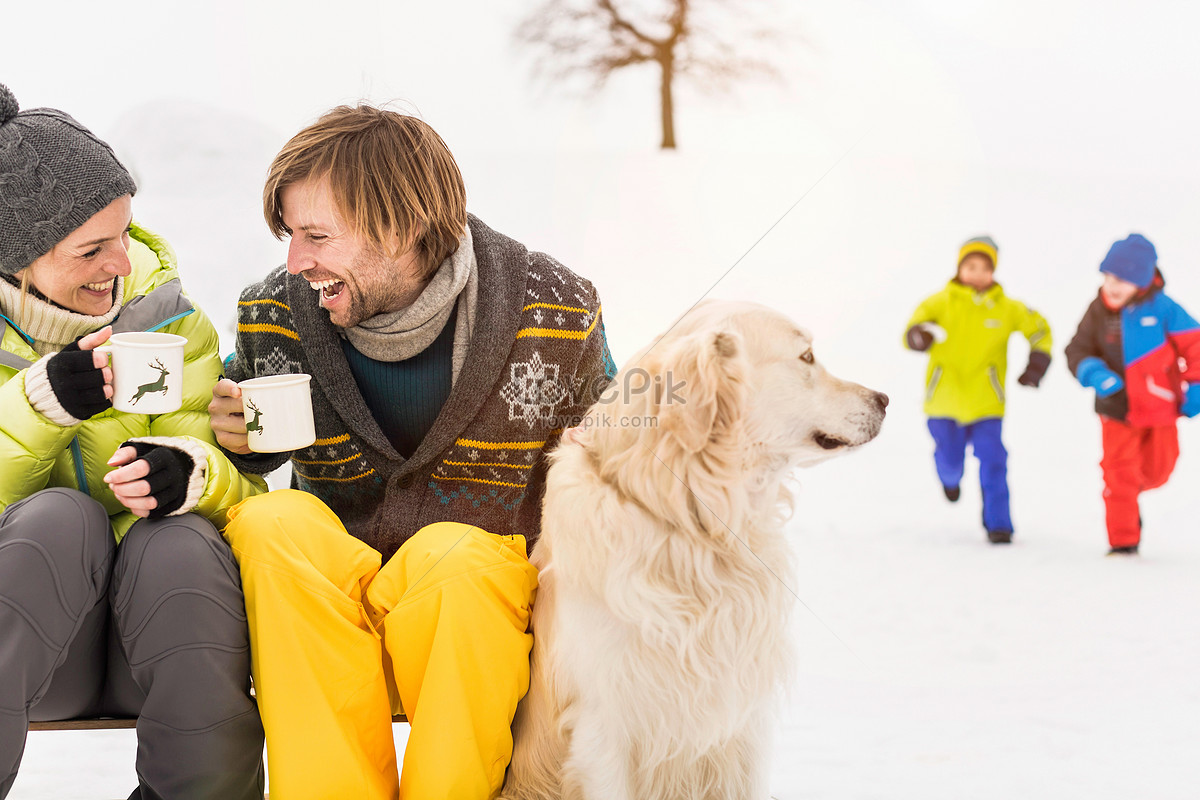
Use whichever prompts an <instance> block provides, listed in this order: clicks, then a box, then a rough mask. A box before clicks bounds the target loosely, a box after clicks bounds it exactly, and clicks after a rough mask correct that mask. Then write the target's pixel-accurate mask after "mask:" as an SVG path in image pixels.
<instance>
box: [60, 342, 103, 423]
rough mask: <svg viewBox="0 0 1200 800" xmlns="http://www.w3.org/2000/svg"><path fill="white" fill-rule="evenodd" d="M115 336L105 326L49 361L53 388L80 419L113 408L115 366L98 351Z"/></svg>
mask: <svg viewBox="0 0 1200 800" xmlns="http://www.w3.org/2000/svg"><path fill="white" fill-rule="evenodd" d="M111 335H112V327H111V326H108V325H105V326H104V327H103V328H101V329H100V330H98V331H96V332H95V333H89V334H88V335H87V336H84V337H83V338H82V339H80V340H79V341H77V342H75V343H74V344H69V345H67V346H66V347H65V348H63V349H62V350H61V351H59V352H58V353H56V354H55V355H53V356H52V357H51V358H50V360H49V361H48V362H46V377H47V379H48V380H49V381H50V389H51V390H52V391H53V392H54V396H55V398H57V400H58V403H59V405H61V406H62V407H63V410H64V411H66V412H67V413H68V414H70V415H71V416H73V417H75V418H76V419H81V420H83V419H90V418H91V417H94V416H95V415H96V414H99V413H100V412H101V411H104V410H105V409H108V408H112V396H113V385H112V382H113V373H112V367H110V366H109V365H108V354H107V353H97V352H96V351H95V348H97V347H99V346H100V345H102V344H104V343H105V342H107V341H108V337H109V336H111Z"/></svg>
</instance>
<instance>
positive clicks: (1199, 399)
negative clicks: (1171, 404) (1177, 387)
mask: <svg viewBox="0 0 1200 800" xmlns="http://www.w3.org/2000/svg"><path fill="white" fill-rule="evenodd" d="M1179 413H1180V414H1183V415H1184V416H1185V417H1194V416H1196V415H1197V414H1200V383H1193V384H1189V385H1188V388H1187V391H1186V392H1184V393H1183V404H1182V405H1181V406H1180V407H1179Z"/></svg>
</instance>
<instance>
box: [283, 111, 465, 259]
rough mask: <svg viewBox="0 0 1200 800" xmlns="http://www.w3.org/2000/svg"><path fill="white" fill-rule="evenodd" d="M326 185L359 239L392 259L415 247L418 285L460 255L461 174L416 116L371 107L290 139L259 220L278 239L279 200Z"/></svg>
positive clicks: (328, 118)
mask: <svg viewBox="0 0 1200 800" xmlns="http://www.w3.org/2000/svg"><path fill="white" fill-rule="evenodd" d="M313 179H315V180H322V179H324V180H328V181H329V189H330V192H331V193H332V194H333V201H334V203H335V204H336V205H337V206H338V209H337V210H338V212H339V213H340V214H341V216H342V218H343V219H345V220H346V221H347V222H348V223H349V224H350V225H351V226H353V228H354V230H355V232H356V233H358V234H359V235H360V236H363V237H364V238H366V239H367V240H368V241H370V242H372V243H374V244H375V245H377V246H378V247H379V248H380V249H381V250H382V251H383V252H385V253H388V254H389V255H390V256H391V257H392V258H396V257H398V256H399V255H400V254H401V253H400V252H391V250H390V248H389V247H388V244H387V243H388V241H389V239H390V237H391V235H392V234H394V235H395V236H397V237H398V238H399V240H400V248H401V252H403V250H404V249H406V248H407V247H408V246H410V245H411V246H413V247H415V248H416V252H417V255H418V257H419V258H420V260H421V269H422V274H421V276H420V277H421V278H422V279H424V278H428V277H430V276H432V275H433V273H434V272H435V271H436V270H437V268H438V266H440V265H441V263H442V261H443V260H445V259H446V258H448V257H449V256H451V255H452V254H453V253H454V251H455V250H457V249H458V241H459V239H460V238H461V237H462V235H463V233H464V231H465V229H466V225H467V197H466V194H467V193H466V188H465V187H464V186H463V180H462V173H460V172H459V169H458V164H457V163H455V161H454V156H453V155H451V153H450V149H449V148H448V147H446V143H445V142H443V141H442V137H440V136H438V135H437V133H436V132H435V131H434V130H433V128H431V127H429V125H427V124H426V123H424V122H422V121H421V120H419V119H417V118H416V117H410V116H406V115H404V114H399V113H397V112H395V111H387V110H385V109H381V108H375V107H374V106H369V105H358V106H338V107H337V108H334V109H332V110H331V111H329V112H328V113H326V114H325V115H323V116H322V117H321V118H320V119H318V120H317V121H316V122H314V123H313V124H312V125H309V126H308V127H307V128H305V129H304V130H302V131H300V132H299V133H297V134H296V135H295V136H293V137H292V138H291V139H290V140H289V141H288V143H287V144H285V145H284V146H283V149H282V150H280V151H279V155H277V156H275V160H274V161H273V162H271V169H270V171H269V172H268V174H267V183H266V186H265V187H264V188H263V215H264V216H265V217H266V219H267V226H268V227H270V229H271V233H273V234H275V237H276V238H279V239H282V238H283V237H284V236H285V235H289V234H290V233H291V231H289V230H288V227H287V226H286V225H284V224H283V206H282V203H281V201H280V195H281V194H282V193H283V190H284V189H285V188H286V187H288V186H290V185H292V184H294V183H303V182H305V181H308V180H313Z"/></svg>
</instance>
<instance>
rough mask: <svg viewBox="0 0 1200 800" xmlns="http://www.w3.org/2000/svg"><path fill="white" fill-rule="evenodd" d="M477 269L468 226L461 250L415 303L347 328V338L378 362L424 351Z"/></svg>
mask: <svg viewBox="0 0 1200 800" xmlns="http://www.w3.org/2000/svg"><path fill="white" fill-rule="evenodd" d="M476 268H477V267H476V263H475V250H474V246H473V243H472V241H471V229H470V228H467V229H466V233H465V234H464V235H463V237H462V238H461V239H459V241H458V249H457V250H455V251H454V253H453V254H452V255H450V257H448V258H447V259H446V260H445V261H443V262H442V263H441V266H439V267H438V269H437V272H435V273H434V274H433V278H432V279H430V281H429V283H428V284H427V285H426V286H425V288H424V290H422V292H421V294H420V296H418V297H417V299H416V300H415V301H414V302H413V303H412V305H410V306H408V307H407V308H402V309H400V310H399V311H392V312H388V313H385V314H376V315H375V316H373V317H371V318H370V319H366V320H363V321H362V322H361V323H359V324H358V325H356V326H354V327H353V328H347V329H346V331H345V333H346V338H347V339H349V340H350V344H351V345H353V346H354V349H355V350H357V351H358V352H360V353H362V354H363V355H365V356H367V357H368V358H373V359H375V360H376V361H404V360H406V359H409V358H412V357H413V356H415V355H417V354H418V353H421V352H424V351H425V349H426V348H428V347H429V346H430V345H431V344H433V342H434V340H435V339H437V337H438V336H439V335H440V334H441V332H442V330H443V329H444V328H445V327H446V321H447V320H448V319H450V312H451V311H452V310H454V305H455V303H456V302H457V301H458V299H459V295H461V294H462V290H463V289H464V288H465V287H466V285H467V281H468V280H469V279H470V277H471V275H472V273H474V272H475V270H476Z"/></svg>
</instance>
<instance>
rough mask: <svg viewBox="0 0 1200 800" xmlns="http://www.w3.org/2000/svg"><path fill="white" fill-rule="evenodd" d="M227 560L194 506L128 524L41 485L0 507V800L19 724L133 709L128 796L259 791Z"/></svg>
mask: <svg viewBox="0 0 1200 800" xmlns="http://www.w3.org/2000/svg"><path fill="white" fill-rule="evenodd" d="M249 689H250V642H249V633H248V631H247V627H246V611H245V605H244V601H243V598H242V589H241V581H240V578H239V576H238V567H237V564H236V563H235V562H234V559H233V554H232V553H231V552H230V550H229V546H228V545H226V544H225V542H224V540H223V539H221V536H220V534H218V533H217V531H216V529H215V528H213V526H212V525H211V524H210V523H209V522H208V521H207V520H205V519H203V518H201V517H199V516H197V515H195V514H183V515H180V516H178V517H167V518H165V519H158V520H140V521H138V522H137V523H136V524H134V526H133V527H132V528H131V529H130V530H129V533H128V534H126V536H125V538H124V539H122V540H121V543H120V545H116V544H115V543H114V541H113V535H112V529H111V527H110V526H109V521H108V515H107V514H106V513H105V511H104V508H103V507H102V506H101V505H100V504H99V503H97V502H96V501H95V500H92V499H91V498H90V497H88V496H87V495H85V494H83V493H81V492H77V491H74V490H71V489H46V490H44V491H41V492H38V493H37V494H35V495H33V496H31V497H28V498H26V499H25V500H22V501H20V502H18V503H14V504H13V505H11V506H9V507H8V508H7V509H5V511H4V512H3V514H0V800H3V798H4V797H5V796H7V794H8V792H9V789H10V788H11V787H12V783H13V780H14V779H15V778H16V775H17V768H18V767H19V766H20V763H21V755H22V753H23V752H24V750H25V737H26V734H27V731H28V726H29V721H30V720H59V719H71V718H73V717H79V716H95V715H112V716H137V717H138V722H137V736H138V748H137V763H136V766H137V776H138V784H139V785H138V788H137V789H135V790H134V792H133V794H131V795H130V800H216V799H217V798H220V800H249V798H257V800H261V798H262V796H263V783H264V778H263V765H262V752H263V729H262V722H261V721H260V720H259V716H258V708H257V707H256V706H255V704H254V700H253V699H252V698H251V697H250V692H249Z"/></svg>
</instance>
